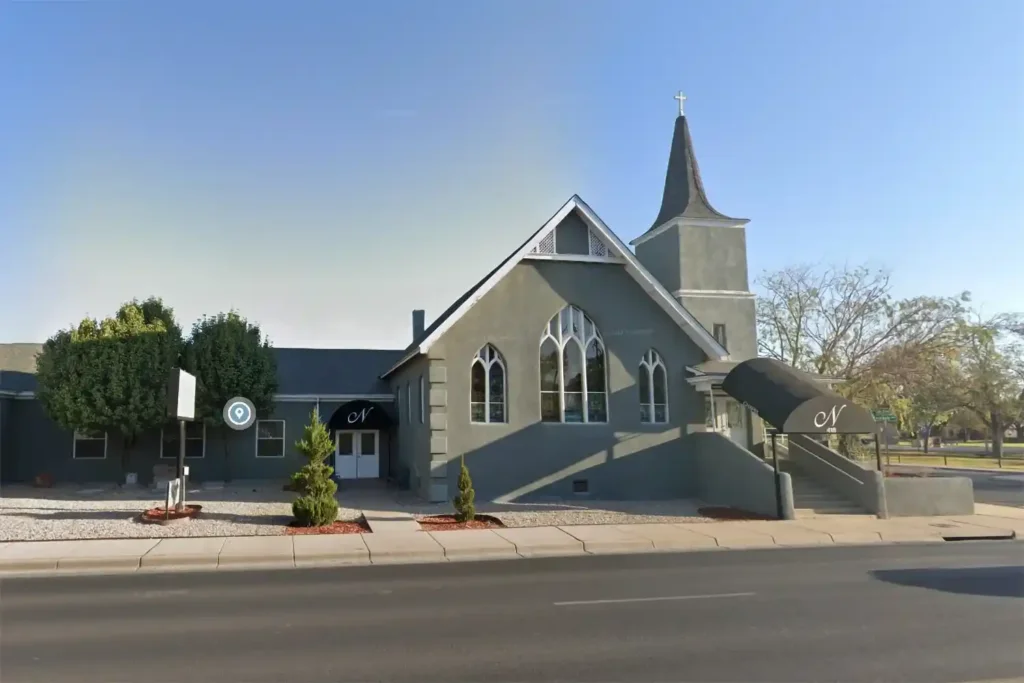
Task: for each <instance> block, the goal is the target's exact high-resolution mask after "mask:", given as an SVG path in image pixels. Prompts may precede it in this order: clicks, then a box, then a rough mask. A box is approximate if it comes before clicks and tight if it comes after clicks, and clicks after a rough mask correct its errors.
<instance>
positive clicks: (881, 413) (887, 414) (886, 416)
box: [871, 410, 896, 422]
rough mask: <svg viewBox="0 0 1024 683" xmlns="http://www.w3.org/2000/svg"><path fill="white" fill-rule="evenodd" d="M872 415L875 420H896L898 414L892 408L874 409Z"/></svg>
mask: <svg viewBox="0 0 1024 683" xmlns="http://www.w3.org/2000/svg"><path fill="white" fill-rule="evenodd" d="M871 416H872V417H873V418H875V422H896V414H895V413H894V412H892V411H891V410H872V411H871Z"/></svg>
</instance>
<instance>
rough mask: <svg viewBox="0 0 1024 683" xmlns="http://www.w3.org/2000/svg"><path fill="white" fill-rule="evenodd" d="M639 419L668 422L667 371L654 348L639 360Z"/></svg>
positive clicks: (660, 422) (652, 422)
mask: <svg viewBox="0 0 1024 683" xmlns="http://www.w3.org/2000/svg"><path fill="white" fill-rule="evenodd" d="M637 384H638V386H639V387H640V421H641V422H645V423H647V424H662V423H665V422H668V371H667V370H666V369H665V361H663V360H662V359H661V356H660V355H658V352H657V351H655V350H654V349H651V350H649V351H648V352H647V353H645V354H644V357H643V359H642V360H641V361H640V381H639V382H638V383H637Z"/></svg>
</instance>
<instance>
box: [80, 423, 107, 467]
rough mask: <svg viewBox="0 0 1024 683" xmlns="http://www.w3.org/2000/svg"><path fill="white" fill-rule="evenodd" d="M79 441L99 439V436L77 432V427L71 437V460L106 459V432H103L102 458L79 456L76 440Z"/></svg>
mask: <svg viewBox="0 0 1024 683" xmlns="http://www.w3.org/2000/svg"><path fill="white" fill-rule="evenodd" d="M79 441H99V437H96V436H88V435H87V434H83V433H81V432H79V431H78V430H77V429H76V430H75V433H74V435H73V437H72V439H71V459H72V460H106V459H107V445H108V437H107V433H106V432H103V457H102V458H79V457H78V442H79Z"/></svg>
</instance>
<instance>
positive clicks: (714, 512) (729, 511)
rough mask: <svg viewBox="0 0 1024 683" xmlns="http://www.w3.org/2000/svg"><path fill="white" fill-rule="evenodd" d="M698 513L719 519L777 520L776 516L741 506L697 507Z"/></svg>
mask: <svg viewBox="0 0 1024 683" xmlns="http://www.w3.org/2000/svg"><path fill="white" fill-rule="evenodd" d="M697 514H699V515H700V516H701V517H707V518H708V519H717V520H721V521H725V520H765V521H775V517H769V516H768V515H762V514H758V513H756V512H750V511H748V510H740V509H739V508H730V507H706V508H697Z"/></svg>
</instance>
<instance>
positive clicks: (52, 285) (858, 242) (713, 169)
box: [0, 0, 1024, 347]
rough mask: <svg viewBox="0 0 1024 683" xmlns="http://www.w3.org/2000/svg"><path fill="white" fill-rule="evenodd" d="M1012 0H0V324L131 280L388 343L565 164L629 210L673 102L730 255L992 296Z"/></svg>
mask: <svg viewBox="0 0 1024 683" xmlns="http://www.w3.org/2000/svg"><path fill="white" fill-rule="evenodd" d="M1022 44H1024V2H1020V0H983V1H977V2H966V1H964V2H947V1H943V0H899V2H888V1H885V2H883V1H881V0H858V1H845V0H829V1H827V2H826V1H822V0H802V1H788V0H772V1H770V2H769V1H766V0H748V1H741V0H729V1H727V2H726V1H722V0H708V1H706V2H695V1H693V0H686V1H682V0H665V1H660V0H657V1H656V0H636V1H633V2H627V1H626V0H619V1H616V2H609V1H602V0H515V1H514V2H513V1H506V2H500V1H499V0H486V1H481V0H458V1H456V0H437V1H435V2H420V1H413V0H408V1H407V2H395V1H392V0H386V1H379V0H378V1H375V2H348V1H340V0H336V1H327V0H324V1H315V0H304V1H303V2H285V1H284V0H281V1H280V2H273V3H271V2H260V1H256V0H246V1H245V2H242V1H241V0H236V1H234V2H231V1H229V0H221V1H218V2H199V1H193V2H173V3H172V2H158V1H156V0H146V1H142V0H138V1H129V0H122V1H100V0H95V1H85V2H17V3H14V2H7V3H3V4H2V5H0V93H2V94H0V341H5V342H6V341H41V340H43V339H45V338H46V337H47V336H49V335H50V334H52V333H53V332H54V331H55V330H56V329H57V328H59V327H64V326H67V325H69V324H71V323H72V322H74V321H77V320H78V319H80V318H81V317H82V316H83V315H86V314H89V315H93V316H100V317H101V316H105V315H108V314H110V313H112V312H113V311H114V310H115V309H116V307H117V306H118V304H119V303H121V302H122V301H125V300H128V299H131V298H133V297H145V296H148V295H150V294H156V295H159V296H162V297H163V298H164V299H165V301H167V302H168V303H169V304H170V305H172V306H174V307H175V309H176V311H177V313H178V315H179V318H180V319H181V320H182V322H183V323H184V324H185V325H186V326H187V325H189V324H190V323H191V322H192V321H193V320H194V319H196V318H197V317H198V316H199V315H201V314H202V313H215V312H218V311H221V310H225V309H228V308H230V307H235V308H237V309H238V310H239V311H240V312H241V313H242V314H244V315H246V316H248V317H250V318H251V319H254V320H257V321H259V322H260V323H262V324H263V326H264V328H265V330H266V331H267V332H268V333H269V334H270V335H271V338H272V340H273V341H274V343H275V344H277V345H280V346H285V345H306V346H347V345H366V346H371V347H388V346H391V347H394V346H399V347H402V346H405V345H406V344H407V343H408V342H409V341H410V339H409V337H410V334H411V333H410V311H411V309H413V308H425V309H426V310H427V318H428V322H429V320H430V319H432V318H433V317H434V316H436V315H437V314H438V313H439V312H440V311H441V310H442V309H444V308H446V307H447V306H448V304H449V303H450V302H451V301H452V300H453V299H454V298H456V297H457V296H458V295H459V294H460V293H461V292H462V291H463V290H464V289H466V288H467V287H468V286H469V285H470V284H472V283H473V282H474V281H476V280H477V279H479V278H480V277H481V276H482V275H483V274H484V273H486V272H487V271H489V270H490V269H491V268H492V267H493V265H494V264H495V262H496V261H497V260H499V259H501V258H503V257H504V256H505V255H507V253H508V252H509V251H511V250H512V248H514V247H515V246H516V245H518V244H519V242H521V241H522V240H523V239H524V238H525V236H526V235H528V234H529V233H530V232H532V231H533V230H535V229H536V227H537V226H539V225H540V224H541V223H543V222H544V221H545V220H546V219H547V218H548V217H550V215H551V214H552V213H554V212H555V210H557V209H558V207H559V206H560V205H561V204H562V203H563V202H564V201H565V200H566V199H568V197H569V196H571V195H572V194H573V193H578V194H579V195H580V196H582V197H583V198H584V199H585V200H586V201H587V202H588V203H589V204H590V205H591V206H592V207H593V208H594V209H595V210H596V211H597V212H598V214H600V215H601V217H602V218H604V220H605V221H606V222H607V223H608V224H609V225H610V226H611V228H612V229H613V230H615V231H616V232H617V233H618V234H619V236H620V237H622V238H623V239H624V240H626V241H628V240H630V239H632V238H633V237H635V236H637V235H638V234H640V233H641V232H643V231H644V230H646V229H647V228H648V227H649V226H650V223H651V221H652V220H653V219H654V217H655V215H656V214H657V210H658V204H659V201H660V197H661V191H662V183H663V180H664V173H665V165H666V162H667V159H668V149H669V142H670V137H671V132H672V124H673V117H674V116H675V112H676V106H677V105H676V102H675V101H673V99H672V97H673V95H674V94H675V92H676V91H677V90H679V89H682V90H684V91H685V92H686V94H687V96H688V98H689V99H688V100H687V105H686V106H687V115H688V117H689V119H690V126H691V130H692V132H693V135H694V140H695V145H696V151H697V155H698V158H699V160H700V164H701V170H702V173H703V175H704V181H705V186H706V188H707V190H708V193H709V195H710V198H711V201H712V202H713V204H714V205H715V206H716V208H718V209H719V210H721V211H723V212H725V213H727V214H729V215H734V216H743V217H748V218H750V219H751V223H750V225H749V226H748V228H747V234H748V248H749V254H750V269H751V275H752V276H756V275H757V274H758V273H759V272H761V271H763V270H765V269H775V268H779V267H782V266H785V265H789V264H796V263H807V262H829V263H843V262H849V263H851V264H859V263H868V264H873V265H879V266H888V267H890V268H891V269H892V270H893V271H894V275H895V281H896V287H897V293H898V294H901V295H914V294H952V293H955V292H958V291H960V290H964V289H968V290H972V291H973V292H974V293H975V298H976V300H977V301H979V302H980V303H982V304H983V305H984V307H985V310H986V311H987V312H990V313H994V312H997V311H1009V310H1021V309H1024V293H1022V291H1024V273H1022V270H1021V256H1022V254H1024V224H1022V220H1021V216H1022V214H1024V170H1022V169H1024V164H1022V159H1024V154H1022V152H1024V50H1022V49H1021V47H1020V46H1021V45H1022Z"/></svg>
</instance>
